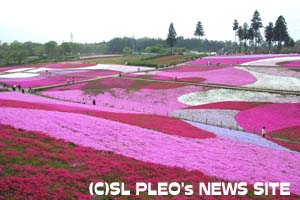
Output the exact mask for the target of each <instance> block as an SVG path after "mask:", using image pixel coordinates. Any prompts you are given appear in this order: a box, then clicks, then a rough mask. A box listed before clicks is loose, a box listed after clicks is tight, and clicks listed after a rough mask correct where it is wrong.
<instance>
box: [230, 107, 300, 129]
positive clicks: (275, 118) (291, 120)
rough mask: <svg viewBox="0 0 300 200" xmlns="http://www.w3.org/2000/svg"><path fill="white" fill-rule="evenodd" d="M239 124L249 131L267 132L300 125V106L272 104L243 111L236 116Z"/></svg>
mask: <svg viewBox="0 0 300 200" xmlns="http://www.w3.org/2000/svg"><path fill="white" fill-rule="evenodd" d="M235 119H236V121H237V122H238V124H239V125H240V126H241V127H242V128H244V129H245V130H247V131H251V132H252V131H253V130H254V129H255V130H256V132H260V130H261V129H262V127H264V126H265V127H266V131H267V132H271V131H275V130H279V129H283V128H288V127H291V126H297V125H299V124H300V104H299V103H298V104H296V103H295V104H292V103H291V104H270V105H262V106H258V107H254V108H251V109H248V110H243V111H241V112H239V113H238V114H237V115H236V116H235Z"/></svg>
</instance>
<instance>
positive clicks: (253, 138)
mask: <svg viewBox="0 0 300 200" xmlns="http://www.w3.org/2000/svg"><path fill="white" fill-rule="evenodd" d="M186 122H187V123H189V124H191V125H193V126H195V127H198V128H200V129H203V130H206V131H209V132H212V133H214V134H216V135H217V136H219V137H223V138H227V139H231V140H235V141H240V142H244V143H249V144H255V145H258V146H263V147H267V148H272V149H277V150H281V151H287V152H294V151H292V150H289V149H287V148H285V147H282V146H280V145H278V144H276V143H274V142H271V141H269V140H267V139H265V138H262V137H261V136H260V135H256V134H252V133H247V132H241V131H236V130H229V129H225V128H220V127H215V126H210V125H206V124H200V123H196V122H189V121H186Z"/></svg>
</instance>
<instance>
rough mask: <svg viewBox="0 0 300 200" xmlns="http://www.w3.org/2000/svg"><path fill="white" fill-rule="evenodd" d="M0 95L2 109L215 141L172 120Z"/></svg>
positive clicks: (186, 124)
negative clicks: (94, 119) (91, 118)
mask: <svg viewBox="0 0 300 200" xmlns="http://www.w3.org/2000/svg"><path fill="white" fill-rule="evenodd" d="M1 94H7V92H2V93H0V103H1V106H2V107H14V108H29V109H42V110H49V111H60V112H72V113H79V114H85V115H89V116H94V117H98V118H103V119H108V120H112V121H118V122H122V123H125V124H130V125H134V126H138V127H141V128H146V129H151V130H156V131H159V132H162V133H166V134H171V135H178V136H182V137H190V138H200V139H202V138H211V137H215V135H214V134H212V133H210V132H207V131H203V130H201V129H199V128H195V127H193V126H191V125H190V124H188V123H186V122H184V121H182V120H180V119H176V118H171V117H165V116H159V115H151V114H137V113H133V112H132V111H126V112H127V113H125V111H124V110H120V109H119V110H118V109H116V108H111V107H109V108H106V107H97V106H92V105H82V104H75V103H70V102H65V101H63V102H62V101H57V100H52V99H46V98H41V97H34V98H31V97H32V96H29V95H13V96H12V95H5V96H1ZM8 94H10V93H8ZM15 94H19V93H15ZM20 98H22V101H19V99H20ZM37 102H38V103H37ZM170 124H172V126H170Z"/></svg>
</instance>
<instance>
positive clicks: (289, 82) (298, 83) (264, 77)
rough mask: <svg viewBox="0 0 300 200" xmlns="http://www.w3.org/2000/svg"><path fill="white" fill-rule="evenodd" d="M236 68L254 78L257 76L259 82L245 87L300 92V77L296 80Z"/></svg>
mask: <svg viewBox="0 0 300 200" xmlns="http://www.w3.org/2000/svg"><path fill="white" fill-rule="evenodd" d="M236 68H237V69H240V70H244V71H246V72H249V73H251V74H252V75H253V76H255V78H256V80H257V81H256V82H255V83H252V84H248V85H244V86H245V87H251V88H264V89H275V90H292V91H300V77H299V78H294V77H285V76H274V75H269V74H264V73H259V72H255V71H252V70H249V69H247V68H245V67H236Z"/></svg>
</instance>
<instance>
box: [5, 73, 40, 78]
mask: <svg viewBox="0 0 300 200" xmlns="http://www.w3.org/2000/svg"><path fill="white" fill-rule="evenodd" d="M35 76H39V74H34V73H22V72H20V73H11V74H2V75H0V78H30V77H35Z"/></svg>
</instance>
